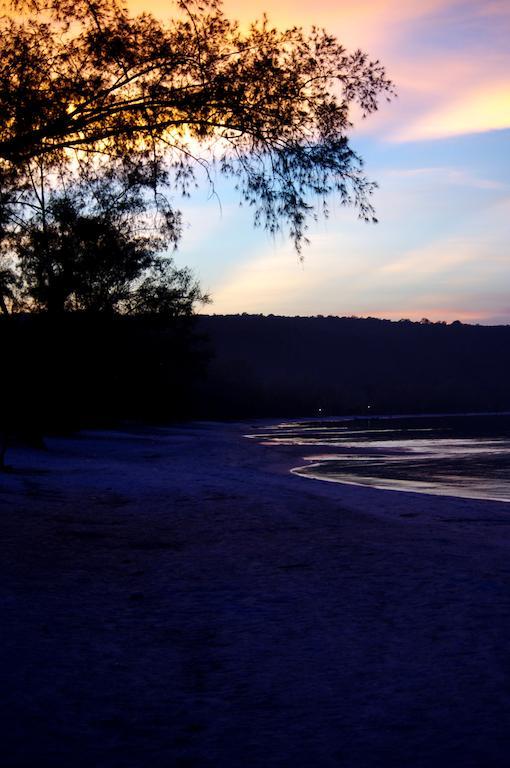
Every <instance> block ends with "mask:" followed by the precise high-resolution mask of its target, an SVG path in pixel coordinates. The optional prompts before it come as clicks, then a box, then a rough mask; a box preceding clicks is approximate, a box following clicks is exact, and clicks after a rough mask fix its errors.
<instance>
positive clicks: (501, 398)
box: [197, 314, 510, 417]
mask: <svg viewBox="0 0 510 768" xmlns="http://www.w3.org/2000/svg"><path fill="white" fill-rule="evenodd" d="M197 330H198V332H199V333H201V334H203V335H205V336H206V337H208V338H209V346H210V350H211V354H212V359H211V363H210V366H209V373H208V375H207V377H206V379H205V380H204V381H203V382H202V384H201V386H200V388H199V393H198V395H199V397H198V401H199V402H200V403H201V405H200V410H201V411H203V413H204V415H205V414H207V415H215V416H218V417H220V416H223V417H242V416H249V417H257V416H260V417H263V416H279V415H282V416H283V415H294V416H298V415H302V416H311V415H318V414H319V412H320V413H322V414H323V415H328V414H331V415H338V414H349V413H365V412H367V410H368V409H369V406H370V410H371V412H372V413H377V412H379V413H403V412H423V413H425V412H461V411H500V410H509V409H510V356H509V350H510V326H481V325H467V324H464V323H461V322H458V321H456V322H453V323H451V324H449V325H447V324H446V323H442V322H439V323H432V322H429V321H427V320H424V321H421V322H412V321H410V320H401V321H391V320H380V319H377V318H366V319H363V318H355V317H331V316H328V317H322V316H317V317H284V316H276V315H268V316H264V315H248V314H242V315H201V316H199V317H198V318H197ZM319 409H321V410H320V411H319Z"/></svg>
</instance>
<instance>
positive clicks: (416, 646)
mask: <svg viewBox="0 0 510 768" xmlns="http://www.w3.org/2000/svg"><path fill="white" fill-rule="evenodd" d="M259 424H260V422H259ZM252 426H254V427H255V429H256V428H257V424H256V423H255V422H249V423H238V424H228V425H225V424H221V423H216V424H213V423H201V424H197V423H196V424H190V425H180V426H176V427H166V428H160V429H156V430H153V431H150V430H149V431H148V430H146V429H144V430H134V429H131V430H130V431H126V430H124V431H122V432H115V431H111V432H87V433H83V434H81V435H79V436H77V437H73V438H67V439H64V438H50V439H49V440H48V446H47V450H46V451H44V452H37V451H33V450H30V449H13V452H12V454H11V457H10V463H12V464H13V465H15V466H16V465H17V468H16V472H15V473H13V474H8V475H6V476H2V477H0V510H1V513H2V522H3V537H2V542H1V548H2V557H1V559H0V608H1V617H0V620H1V621H2V626H3V627H5V628H6V631H5V633H4V635H5V636H4V638H3V640H2V679H3V680H4V681H5V682H4V686H3V688H4V691H3V693H4V695H3V701H2V704H1V705H0V709H1V717H2V723H3V730H4V733H5V737H4V744H3V754H4V761H5V763H6V765H7V764H8V765H9V767H10V768H11V767H12V768H29V766H30V767H31V766H33V765H38V766H45V765H51V766H52V768H69V765H73V766H76V768H91V766H94V768H120V767H122V768H140V766H142V765H147V764H149V763H150V765H151V766H152V768H168V766H170V765H172V766H173V765H175V766H197V768H203V767H204V768H208V767H213V766H214V768H230V767H231V768H237V766H239V765H241V764H242V765H245V766H247V767H248V768H266V766H271V768H273V766H274V768H281V766H284V765H292V766H297V767H298V768H310V766H312V765H317V766H321V768H329V767H330V766H331V768H333V767H335V768H337V767H338V766H341V767H342V768H359V766H363V768H382V767H383V766H388V768H389V767H390V766H391V767H392V768H394V766H400V765H405V766H406V768H429V766H430V765H432V764H435V765H438V766H445V768H446V766H448V768H460V766H462V768H479V766H480V765H483V766H484V768H489V767H490V768H503V766H505V768H506V764H507V759H508V757H507V756H508V750H509V748H510V735H509V734H510V694H509V693H508V690H507V686H506V685H505V683H504V680H505V670H506V669H507V668H508V667H509V666H510V651H509V649H508V642H507V638H508V635H509V633H510V604H509V603H508V594H510V567H509V565H508V554H509V549H510V530H509V527H508V526H509V524H510V519H509V518H508V514H507V512H505V510H506V509H507V507H506V506H505V505H504V504H502V503H499V502H488V501H471V500H467V499H458V498H453V497H437V496H425V495H423V494H411V493H405V494H403V493H399V492H393V491H381V490H376V489H373V488H361V487H359V486H346V485H343V484H338V483H324V482H322V481H321V482H318V481H317V482H310V480H308V479H307V481H306V483H305V482H304V479H303V478H300V477H298V476H297V475H293V474H291V473H290V471H288V470H290V469H291V467H292V466H295V463H294V464H293V462H295V458H296V455H297V454H298V453H299V449H298V451H296V449H295V448H292V449H288V448H286V447H275V446H272V447H267V446H261V445H259V444H257V443H256V442H254V441H253V440H246V439H244V437H243V431H247V430H248V429H249V428H251V427H252Z"/></svg>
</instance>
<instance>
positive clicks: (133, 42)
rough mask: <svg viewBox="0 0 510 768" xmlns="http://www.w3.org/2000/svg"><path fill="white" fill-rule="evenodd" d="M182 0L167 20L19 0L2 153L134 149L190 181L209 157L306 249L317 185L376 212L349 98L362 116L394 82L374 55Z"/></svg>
mask: <svg viewBox="0 0 510 768" xmlns="http://www.w3.org/2000/svg"><path fill="white" fill-rule="evenodd" d="M177 6H178V9H177V12H176V15H175V17H174V18H173V19H171V20H170V21H168V22H167V23H163V22H161V21H159V20H157V19H156V18H154V17H153V16H151V15H150V14H142V15H140V16H136V17H133V16H131V15H130V14H129V13H128V12H127V10H126V9H125V8H124V7H123V6H122V5H121V4H120V3H119V2H117V0H77V2H73V1H72V0H50V2H47V3H44V2H43V3H39V2H37V0H18V2H15V4H14V11H13V13H12V14H10V15H7V16H5V17H4V18H3V20H2V21H1V36H0V160H1V161H2V162H3V164H5V165H7V166H12V167H15V168H17V169H19V170H20V173H22V170H23V168H24V167H25V166H26V164H27V163H28V162H29V161H30V160H31V159H33V158H44V162H45V163H46V165H47V166H49V165H51V164H52V163H57V162H59V163H61V162H62V160H63V159H64V160H69V158H70V154H69V153H70V152H71V151H74V152H75V153H77V154H76V157H77V159H78V160H79V161H80V162H81V163H84V162H85V161H86V159H87V158H88V159H91V158H97V157H100V156H105V155H108V156H109V157H110V158H112V157H114V158H116V159H117V160H120V161H128V160H129V161H133V159H134V158H137V159H138V160H139V161H143V162H152V163H153V164H154V166H155V167H160V166H161V164H164V165H165V168H166V170H167V171H171V178H172V181H173V183H174V184H176V185H177V187H178V188H179V189H180V190H181V191H183V192H185V193H186V191H187V190H188V189H189V185H190V184H192V183H193V180H194V174H195V171H196V170H197V168H199V167H202V168H204V169H205V172H206V173H207V174H209V169H210V163H211V161H213V160H214V161H215V162H216V165H217V167H218V168H219V170H220V171H221V172H222V173H223V174H226V175H227V176H232V177H234V178H235V179H236V182H237V185H238V187H239V190H240V193H241V196H242V198H243V199H244V200H245V201H247V202H248V203H249V204H250V205H252V206H254V209H255V221H256V223H257V224H264V225H265V226H266V227H267V228H268V229H269V230H270V231H275V230H277V229H278V228H279V227H280V226H281V225H282V224H286V225H288V227H289V232H290V235H291V237H292V238H293V240H294V242H295V244H296V246H297V247H298V248H299V246H300V244H301V242H302V239H303V237H304V232H305V229H306V223H307V219H308V218H309V217H310V216H312V215H313V211H314V210H315V206H313V205H312V203H313V200H312V198H314V197H319V198H320V199H322V200H323V202H324V204H325V201H326V198H327V197H328V196H329V195H330V193H335V192H336V193H337V194H338V196H339V199H340V201H341V203H342V204H354V205H355V206H357V208H358V210H359V214H360V216H361V217H362V218H365V219H371V218H373V210H372V206H371V205H370V202H369V196H370V193H371V192H372V189H373V187H374V185H373V184H372V183H371V182H369V181H368V180H367V179H366V177H365V175H364V173H363V170H362V163H361V159H360V158H359V156H358V155H357V154H356V153H355V152H354V151H353V150H352V149H351V148H350V146H349V143H348V138H347V132H348V130H349V128H350V126H351V122H350V108H351V107H352V106H353V105H354V104H356V105H358V107H359V108H360V111H361V113H362V114H363V115H367V114H369V113H371V112H373V111H374V110H375V109H376V108H377V102H378V98H379V97H380V96H381V95H386V96H389V95H391V93H392V85H391V82H390V81H389V80H388V79H387V77H386V74H385V71H384V69H383V67H382V66H381V65H380V64H379V62H377V61H375V62H372V61H370V60H369V59H368V58H367V56H366V55H365V54H364V53H362V52H360V51H356V52H354V53H353V54H348V53H347V52H346V51H345V49H344V48H343V47H342V46H341V45H340V44H339V43H338V42H337V40H336V39H335V38H334V37H332V36H331V35H328V34H327V33H326V32H324V31H323V30H321V29H317V28H312V30H311V31H310V32H309V33H305V32H304V31H303V30H302V29H300V28H296V27H295V28H292V29H290V30H287V31H279V30H276V29H273V28H272V27H271V26H270V25H269V23H268V21H267V19H266V18H265V17H264V18H263V19H262V20H261V21H259V22H256V23H254V24H253V25H252V26H251V27H250V28H249V30H248V31H247V32H242V31H241V30H240V29H239V27H238V25H237V24H236V23H235V22H233V21H230V20H229V19H227V18H226V17H225V15H224V14H223V11H222V8H221V3H220V2H217V0H204V1H203V2H198V1H195V0H190V2H188V3H187V2H184V0H181V1H180V2H178V3H177ZM20 12H21V14H22V13H23V12H25V14H27V13H29V14H30V19H29V20H28V19H23V18H21V20H20ZM202 150H205V154H204V153H203V151H202Z"/></svg>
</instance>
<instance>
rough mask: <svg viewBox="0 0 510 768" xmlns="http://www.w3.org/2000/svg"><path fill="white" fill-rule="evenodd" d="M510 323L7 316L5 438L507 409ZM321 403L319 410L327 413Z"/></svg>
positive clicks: (0, 338) (2, 320)
mask: <svg viewBox="0 0 510 768" xmlns="http://www.w3.org/2000/svg"><path fill="white" fill-rule="evenodd" d="M509 344H510V326H495V327H484V326H472V325H463V324H460V323H454V324H452V325H445V324H440V323H435V324H434V323H412V322H409V321H405V322H390V321H386V320H375V319H365V320H363V319H355V318H336V317H316V318H306V317H274V316H269V317H263V316H260V315H237V316H198V317H197V316H195V317H192V316H189V317H181V318H175V319H173V320H171V319H168V318H162V317H149V316H147V317H130V316H123V315H96V316H94V315H89V314H86V313H64V314H63V315H61V316H58V317H53V316H51V315H49V314H47V313H34V314H17V315H11V316H6V317H0V348H1V350H2V352H1V354H2V369H1V381H0V387H1V397H2V409H1V420H0V421H1V423H0V432H1V433H7V434H8V435H9V436H10V439H11V438H14V439H15V440H16V439H18V438H19V437H21V438H22V439H23V438H26V437H29V438H30V439H38V438H39V437H40V436H42V435H44V434H48V433H51V432H62V431H69V430H76V429H80V428H84V427H108V426H117V425H119V424H121V423H122V422H125V421H137V422H152V423H164V422H170V421H175V420H184V419H191V418H219V419H232V418H234V419H236V418H254V417H261V418H263V417H280V416H305V417H307V416H314V415H319V413H322V415H325V416H327V415H342V414H352V413H361V414H364V413H367V411H368V407H369V406H370V412H371V413H405V412H407V413H410V412H418V413H420V412H422V413H426V412H429V413H430V412H462V411H498V410H510V386H509V378H510V376H509V374H510V364H509V362H508V354H507V349H508V346H509ZM320 409H321V410H320Z"/></svg>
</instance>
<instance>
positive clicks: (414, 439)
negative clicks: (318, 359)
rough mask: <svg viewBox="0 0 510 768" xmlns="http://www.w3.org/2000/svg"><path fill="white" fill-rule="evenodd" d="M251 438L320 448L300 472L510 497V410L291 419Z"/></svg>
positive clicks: (444, 492) (381, 485)
mask: <svg viewBox="0 0 510 768" xmlns="http://www.w3.org/2000/svg"><path fill="white" fill-rule="evenodd" d="M251 437H255V438H257V439H259V440H261V441H262V442H263V443H264V444H266V445H280V446H282V445H289V446H301V447H305V448H307V449H310V450H311V449H315V450H314V452H313V453H309V454H307V455H305V456H304V459H305V461H306V462H307V464H306V465H305V466H300V467H296V468H295V469H294V470H293V472H294V473H296V474H299V475H302V476H304V477H310V478H315V479H320V480H326V481H329V482H341V483H350V484H356V485H366V486H371V487H375V488H385V489H393V490H400V491H415V492H420V493H432V494H440V495H449V496H462V497H466V498H479V499H493V500H498V501H510V416H508V415H506V414H505V415H497V416H454V417H413V418H407V419H403V418H398V419H397V418H391V419H390V418H376V419H370V420H368V419H359V420H355V419H354V420H349V421H347V420H345V421H341V420H332V421H327V422H324V421H322V422H303V423H300V422H286V423H282V424H278V425H274V426H272V427H270V428H268V429H265V430H264V431H263V432H260V433H258V434H256V435H251ZM317 449H318V450H317Z"/></svg>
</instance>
